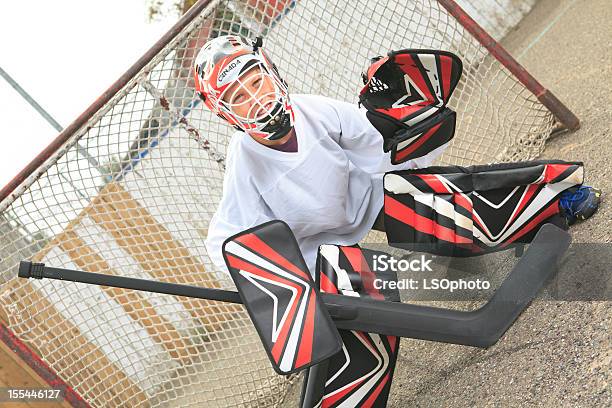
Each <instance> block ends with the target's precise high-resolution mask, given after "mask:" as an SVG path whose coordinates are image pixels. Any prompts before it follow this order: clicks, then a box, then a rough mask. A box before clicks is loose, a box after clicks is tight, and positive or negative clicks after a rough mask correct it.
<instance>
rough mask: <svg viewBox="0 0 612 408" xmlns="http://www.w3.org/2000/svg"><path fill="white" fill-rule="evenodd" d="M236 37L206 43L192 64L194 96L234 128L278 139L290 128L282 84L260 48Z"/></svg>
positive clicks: (291, 123)
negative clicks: (196, 95)
mask: <svg viewBox="0 0 612 408" xmlns="http://www.w3.org/2000/svg"><path fill="white" fill-rule="evenodd" d="M260 47H261V40H260V39H258V40H256V41H255V42H254V43H253V44H252V45H249V44H247V43H246V42H245V40H244V39H242V38H241V37H239V36H235V35H225V36H220V37H217V38H214V39H212V40H211V41H209V42H207V43H206V44H205V45H204V46H203V47H202V49H201V50H200V53H199V54H198V56H197V58H196V61H195V69H194V75H195V87H196V92H197V93H198V95H199V96H200V98H202V100H203V101H204V104H205V105H206V106H207V107H208V108H209V109H210V110H211V111H213V112H214V113H216V114H217V115H218V116H220V117H221V118H223V119H225V120H226V121H227V122H229V123H230V124H231V125H233V126H234V127H235V128H236V129H238V130H242V131H244V132H246V133H248V134H249V135H251V136H253V137H255V138H260V139H265V140H277V139H280V138H281V137H283V136H285V135H286V134H287V133H288V132H289V130H291V128H292V127H293V110H292V108H291V103H290V101H289V93H288V91H287V85H286V84H285V81H283V80H282V79H281V77H280V76H279V74H278V70H277V69H276V66H275V65H274V64H273V63H272V61H270V59H269V58H268V56H267V55H266V54H265V52H264V51H263V50H262V49H261V48H260Z"/></svg>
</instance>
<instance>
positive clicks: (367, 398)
mask: <svg viewBox="0 0 612 408" xmlns="http://www.w3.org/2000/svg"><path fill="white" fill-rule="evenodd" d="M376 254H384V253H383V252H379V251H372V250H367V249H361V248H359V247H358V246H351V247H347V246H338V245H321V247H320V248H319V255H318V258H317V276H316V279H317V283H318V285H319V287H320V290H321V291H322V292H326V293H334V294H342V295H345V296H354V297H369V298H372V299H379V300H381V301H382V300H386V301H392V302H399V300H400V299H399V292H398V291H397V289H393V290H391V289H384V290H383V289H377V286H378V287H380V284H377V283H376V282H375V281H376V279H381V280H384V281H394V282H395V281H397V275H396V274H395V272H393V271H387V272H375V270H374V268H373V265H372V264H373V259H374V255H376ZM339 332H340V337H341V338H342V352H340V353H338V354H336V355H334V356H333V357H331V358H330V360H329V365H328V369H327V377H326V379H325V390H324V394H323V398H322V400H321V404H320V406H321V407H365V406H368V407H380V408H383V407H385V406H386V403H387V399H388V397H389V390H390V387H391V379H392V377H393V371H394V369H395V361H396V360H397V354H398V350H399V340H400V339H399V337H395V336H384V335H380V334H376V333H366V332H360V331H353V330H339Z"/></svg>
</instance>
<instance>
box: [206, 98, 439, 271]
mask: <svg viewBox="0 0 612 408" xmlns="http://www.w3.org/2000/svg"><path fill="white" fill-rule="evenodd" d="M291 101H292V106H293V109H294V111H295V135H296V137H297V145H298V150H297V152H284V151H279V150H275V149H272V148H270V147H267V146H264V145H262V144H260V143H257V142H256V141H255V140H253V139H252V138H251V137H250V136H248V135H247V134H246V133H243V132H237V133H236V134H234V135H233V137H232V139H231V141H230V145H229V147H228V154H227V161H226V172H225V178H224V181H223V198H222V200H221V203H220V204H219V207H218V208H217V211H216V213H215V215H214V216H213V218H212V220H211V222H210V225H209V228H208V237H207V239H206V248H207V250H208V254H209V256H210V258H211V259H212V261H213V262H214V263H215V265H217V266H218V267H219V268H221V270H222V271H225V272H227V267H226V266H225V262H224V260H223V255H222V253H221V247H222V245H223V242H224V241H225V239H227V238H228V237H230V236H232V235H234V234H237V233H239V232H241V231H243V230H245V229H248V228H251V227H254V226H256V225H259V224H262V223H264V222H266V221H270V220H274V219H279V220H283V221H285V222H286V223H287V224H288V225H289V227H290V228H291V230H292V231H293V234H294V235H295V237H296V239H297V242H298V245H299V246H300V249H301V251H302V254H303V256H304V259H305V261H306V264H307V265H308V268H309V269H310V272H311V273H312V274H314V273H315V263H316V258H317V251H318V248H319V245H322V244H339V245H353V244H356V243H358V242H359V241H360V240H361V239H362V238H363V237H364V236H365V235H366V234H367V233H368V231H369V230H370V229H371V228H372V225H373V224H374V221H375V220H376V217H377V215H378V213H379V212H380V210H381V209H382V206H383V198H384V197H383V182H382V177H383V175H384V173H385V172H388V171H392V170H400V169H407V168H415V167H425V166H428V165H430V164H431V163H432V162H433V161H434V160H435V158H436V157H438V156H439V155H440V154H441V153H442V151H443V149H444V148H445V146H442V147H440V148H438V149H436V150H434V151H433V152H431V153H429V154H428V155H427V156H425V157H423V158H419V159H417V160H414V161H408V162H406V163H402V164H401V165H391V160H390V155H389V153H384V152H383V148H382V137H381V135H380V133H378V131H377V130H376V129H375V128H374V127H373V126H372V125H371V123H370V122H369V121H368V119H367V118H366V116H365V110H360V109H359V108H358V107H357V106H356V105H353V104H349V103H346V102H341V101H336V100H333V99H329V98H326V97H322V96H316V95H292V96H291Z"/></svg>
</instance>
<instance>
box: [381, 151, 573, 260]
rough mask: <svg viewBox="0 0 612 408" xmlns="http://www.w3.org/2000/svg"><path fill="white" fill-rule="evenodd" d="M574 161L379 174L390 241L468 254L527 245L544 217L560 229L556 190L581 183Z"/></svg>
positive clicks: (448, 253) (443, 252)
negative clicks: (382, 177)
mask: <svg viewBox="0 0 612 408" xmlns="http://www.w3.org/2000/svg"><path fill="white" fill-rule="evenodd" d="M583 177H584V171H583V165H582V163H579V162H563V161H532V162H522V163H504V164H495V165H486V166H473V167H459V166H449V167H428V168H424V169H415V170H404V171H397V172H390V173H387V174H385V177H384V188H385V193H384V194H385V199H384V200H385V201H384V211H385V230H386V233H387V240H388V242H389V245H392V246H397V247H401V248H404V249H413V250H418V251H425V252H431V253H435V254H439V255H445V256H473V255H480V254H483V253H486V252H492V251H496V250H501V249H504V248H506V247H507V246H509V245H511V244H513V243H529V242H531V240H532V239H533V237H534V235H535V233H536V232H537V231H538V229H539V228H540V226H542V225H543V224H544V223H547V222H548V223H553V224H556V225H558V226H561V227H565V228H567V227H566V223H565V221H564V219H563V217H562V215H561V213H560V208H559V195H560V194H561V193H562V192H563V191H564V190H566V189H568V188H570V187H573V186H576V185H580V184H582V182H583Z"/></svg>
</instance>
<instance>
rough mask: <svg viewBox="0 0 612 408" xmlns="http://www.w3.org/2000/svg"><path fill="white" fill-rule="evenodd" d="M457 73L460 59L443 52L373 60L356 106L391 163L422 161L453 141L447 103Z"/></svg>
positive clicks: (396, 54)
mask: <svg viewBox="0 0 612 408" xmlns="http://www.w3.org/2000/svg"><path fill="white" fill-rule="evenodd" d="M461 72H462V63H461V60H460V59H459V57H457V56H456V55H455V54H452V53H450V52H446V51H435V50H400V51H392V52H390V53H389V54H388V55H387V56H386V57H376V58H373V59H372V65H371V66H370V67H369V68H368V70H367V71H366V72H365V73H364V74H363V81H364V84H365V86H364V87H363V89H362V90H361V92H360V93H359V102H360V103H361V104H362V105H363V106H364V107H365V108H366V109H367V110H368V112H367V117H368V119H369V120H370V122H371V123H372V125H374V127H375V128H376V129H377V130H378V131H379V132H380V134H381V135H382V137H383V139H384V144H383V149H384V151H385V152H388V151H391V161H392V163H393V164H397V163H402V162H404V161H406V160H411V159H415V158H418V157H422V156H425V155H426V154H427V153H429V152H431V151H432V150H434V149H436V148H437V147H440V146H442V145H443V144H445V143H447V142H448V141H449V140H451V139H452V138H453V136H454V133H455V120H456V115H455V112H454V111H452V110H451V109H449V108H447V107H446V104H447V102H448V100H449V98H450V96H451V94H452V92H453V91H454V89H455V87H456V86H457V83H458V82H459V78H461Z"/></svg>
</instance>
